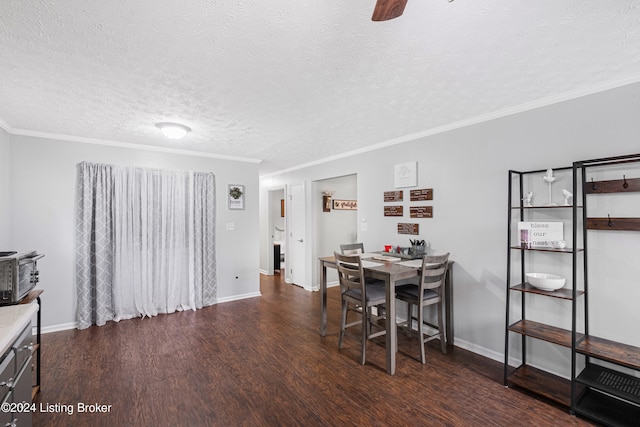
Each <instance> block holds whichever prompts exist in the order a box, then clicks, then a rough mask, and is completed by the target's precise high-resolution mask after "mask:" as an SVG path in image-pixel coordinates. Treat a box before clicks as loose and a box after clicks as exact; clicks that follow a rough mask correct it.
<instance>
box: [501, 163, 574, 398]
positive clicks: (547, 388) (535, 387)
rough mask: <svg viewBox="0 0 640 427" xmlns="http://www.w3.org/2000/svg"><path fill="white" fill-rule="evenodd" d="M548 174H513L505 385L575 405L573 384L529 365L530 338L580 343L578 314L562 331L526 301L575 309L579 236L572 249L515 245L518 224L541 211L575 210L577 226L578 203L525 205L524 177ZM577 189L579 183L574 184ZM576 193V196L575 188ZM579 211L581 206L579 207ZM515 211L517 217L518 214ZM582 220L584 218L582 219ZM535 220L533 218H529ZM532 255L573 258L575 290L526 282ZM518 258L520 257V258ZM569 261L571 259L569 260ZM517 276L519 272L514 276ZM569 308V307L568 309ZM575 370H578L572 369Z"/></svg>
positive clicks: (507, 289)
mask: <svg viewBox="0 0 640 427" xmlns="http://www.w3.org/2000/svg"><path fill="white" fill-rule="evenodd" d="M553 170H554V171H572V172H573V170H572V167H570V166H569V167H560V168H555V169H553ZM544 172H546V170H533V171H526V172H520V171H514V170H510V171H509V186H508V187H509V189H508V191H509V197H508V219H507V283H506V285H507V286H506V293H507V295H506V321H505V324H506V330H505V362H504V385H505V386H508V385H515V386H517V387H521V388H524V389H527V390H529V391H532V392H534V393H537V394H539V395H541V396H543V397H545V398H548V399H551V400H553V401H555V402H557V403H560V404H562V405H565V406H567V407H570V406H571V402H572V396H571V393H572V390H573V387H572V386H571V381H570V380H568V379H566V378H562V377H559V376H557V375H554V374H552V373H550V372H546V371H544V370H541V369H539V368H536V367H533V366H531V365H530V364H528V362H527V341H528V340H529V339H537V340H542V341H546V342H550V343H553V344H555V345H559V346H561V347H565V348H568V349H571V348H572V345H573V343H574V342H575V341H576V338H575V336H574V334H575V330H576V324H575V322H576V316H575V313H574V315H573V316H572V328H571V329H570V330H568V329H564V328H559V327H556V326H554V325H549V324H545V323H541V322H536V321H532V320H530V319H528V318H527V313H526V300H527V298H528V297H529V296H531V295H541V296H545V297H550V298H559V299H562V300H567V301H569V302H571V301H574V303H573V304H572V307H573V309H574V310H575V300H576V299H578V298H580V297H581V296H582V294H583V292H582V291H581V290H577V286H576V276H577V264H576V259H577V256H578V254H579V253H581V252H582V248H580V247H579V243H578V241H577V235H576V233H575V232H574V233H573V240H572V243H573V244H572V245H571V247H569V248H563V249H559V248H558V249H557V248H550V247H533V248H530V247H523V246H521V245H514V239H513V228H514V222H517V221H525V217H535V216H536V215H539V214H540V213H541V212H545V214H547V213H548V214H552V215H553V214H554V213H560V212H569V211H571V210H573V212H574V214H573V215H574V217H573V218H572V222H573V226H572V227H575V224H576V221H577V220H578V218H575V211H576V208H575V207H574V206H575V205H576V201H575V199H574V203H573V204H571V205H569V206H564V205H563V206H544V205H541V206H525V205H524V201H523V199H524V193H525V191H524V184H523V181H524V178H525V177H527V176H529V175H535V174H537V175H540V176H542V174H543V173H544ZM514 181H517V182H518V188H517V189H514V186H513V183H514ZM574 186H575V183H574ZM514 193H517V194H518V196H517V197H518V199H519V200H518V203H517V204H516V203H515V201H514ZM573 194H577V193H576V189H575V188H574V192H573ZM578 208H579V207H578ZM514 212H515V215H514ZM580 218H581V217H580ZM527 219H529V220H531V219H532V218H527ZM532 252H551V253H557V254H560V255H559V256H567V255H569V254H570V255H571V258H572V264H573V270H572V271H573V277H571V278H570V280H571V284H572V287H573V289H568V288H567V289H560V290H556V291H543V290H539V289H537V288H535V287H533V286H531V285H530V284H529V283H527V282H526V280H525V278H526V275H525V269H526V266H527V257H528V255H529V254H530V253H532ZM514 253H516V254H517V253H519V256H520V275H519V280H515V281H519V283H515V284H514V283H512V274H514V273H512V262H513V254H514ZM516 256H517V255H516ZM567 262H568V260H567ZM514 276H517V273H515V274H514ZM515 293H519V294H520V295H521V306H520V319H518V320H515V321H512V319H511V318H510V317H511V299H512V297H513V295H514V294H515ZM568 309H569V308H567V310H568ZM514 334H517V335H519V336H520V339H521V343H520V348H521V353H522V356H521V364H520V365H519V366H518V367H517V368H515V369H513V368H511V367H510V366H509V347H510V342H511V337H512V336H514ZM572 369H574V367H573V366H572Z"/></svg>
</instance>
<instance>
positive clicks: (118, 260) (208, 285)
mask: <svg viewBox="0 0 640 427" xmlns="http://www.w3.org/2000/svg"><path fill="white" fill-rule="evenodd" d="M77 197H78V201H77V227H76V246H77V252H76V287H77V295H78V301H77V302H78V304H77V312H76V320H77V322H78V328H79V329H83V328H87V327H89V326H90V325H91V324H94V323H95V324H97V325H104V324H105V323H106V322H107V321H109V320H115V321H118V320H121V319H130V318H133V317H139V316H143V317H144V316H155V315H157V314H158V313H172V312H174V311H176V310H185V309H193V310H195V309H197V308H202V307H203V306H208V305H211V304H214V303H215V301H216V291H217V282H216V261H215V177H214V175H213V174H212V173H196V172H179V171H164V170H157V169H143V168H135V167H121V166H112V165H104V164H93V163H86V162H83V163H80V164H78V196H77Z"/></svg>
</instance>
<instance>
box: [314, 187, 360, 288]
mask: <svg viewBox="0 0 640 427" xmlns="http://www.w3.org/2000/svg"><path fill="white" fill-rule="evenodd" d="M314 184H315V186H314V188H315V194H314V197H315V198H316V200H318V201H321V200H323V196H324V194H323V193H327V192H331V193H332V194H331V198H332V203H331V207H330V208H329V209H328V210H327V209H324V205H323V203H322V202H320V203H318V209H316V215H315V218H316V221H315V223H316V224H315V225H316V233H315V234H316V236H317V239H316V254H317V256H319V257H321V256H329V255H333V252H334V251H339V250H340V245H341V244H343V243H355V242H357V241H358V211H357V209H348V208H345V206H344V205H343V206H334V205H333V201H336V200H342V201H352V200H357V199H358V188H357V187H358V177H357V175H356V174H353V175H345V176H340V177H335V178H328V179H323V180H319V181H315V182H314ZM319 280H320V279H319V277H315V278H314V283H319ZM337 283H338V276H337V273H336V272H335V270H333V269H330V270H329V271H327V284H328V285H329V286H334V285H336V284H337Z"/></svg>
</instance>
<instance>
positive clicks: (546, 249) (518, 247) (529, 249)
mask: <svg viewBox="0 0 640 427" xmlns="http://www.w3.org/2000/svg"><path fill="white" fill-rule="evenodd" d="M511 249H520V250H523V251H543V252H560V253H565V254H572V253H573V248H564V249H560V248H547V247H545V246H536V247H533V248H523V247H522V246H511ZM576 251H577V252H582V251H584V249H582V248H578V249H576Z"/></svg>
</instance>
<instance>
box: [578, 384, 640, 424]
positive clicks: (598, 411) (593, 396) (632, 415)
mask: <svg viewBox="0 0 640 427" xmlns="http://www.w3.org/2000/svg"><path fill="white" fill-rule="evenodd" d="M574 409H575V412H576V413H577V414H578V415H582V416H586V417H588V418H591V419H593V420H595V421H598V422H599V423H602V424H603V425H608V426H621V427H622V426H629V427H632V426H633V427H637V426H638V425H640V407H638V406H635V405H631V404H628V403H625V402H624V401H622V400H619V399H616V398H614V397H611V396H608V395H606V394H603V393H600V392H597V391H595V390H593V389H587V390H586V391H585V393H584V394H583V395H582V397H581V398H580V400H579V401H578V402H577V403H576V405H575V408H574Z"/></svg>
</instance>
